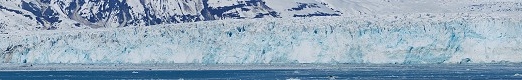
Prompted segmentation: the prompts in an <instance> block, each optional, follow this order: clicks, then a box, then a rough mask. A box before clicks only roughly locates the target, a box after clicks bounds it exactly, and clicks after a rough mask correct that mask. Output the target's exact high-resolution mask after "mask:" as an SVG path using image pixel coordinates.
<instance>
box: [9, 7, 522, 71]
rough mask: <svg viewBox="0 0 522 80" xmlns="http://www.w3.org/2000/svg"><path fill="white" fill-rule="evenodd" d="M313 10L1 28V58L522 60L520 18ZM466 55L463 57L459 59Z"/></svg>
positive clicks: (122, 60) (50, 60) (27, 60)
mask: <svg viewBox="0 0 522 80" xmlns="http://www.w3.org/2000/svg"><path fill="white" fill-rule="evenodd" d="M399 16H400V17H399V18H397V17H396V16H395V17H392V16H388V17H387V16H378V17H315V18H291V19H290V18H289V19H253V20H227V21H210V22H197V23H184V24H174V25H159V26H148V27H128V28H101V29H87V30H69V31H68V30H50V31H38V32H19V33H10V34H1V35H0V49H1V51H0V53H1V55H0V58H1V59H0V61H1V62H3V63H211V64H213V63H399V64H417V63H420V64H422V63H463V62H465V63H494V62H501V61H509V62H522V52H521V51H522V46H520V45H522V42H521V41H522V40H521V39H522V35H520V34H522V24H521V22H522V20H520V19H518V18H505V17H504V18H495V17H483V16H478V17H473V16H451V17H448V16H445V17H440V16H438V17H437V18H430V19H423V18H406V17H407V16H408V15H404V17H405V18H401V15H399ZM462 60H466V61H462Z"/></svg>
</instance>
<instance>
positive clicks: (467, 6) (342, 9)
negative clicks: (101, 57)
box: [0, 0, 522, 34]
mask: <svg viewBox="0 0 522 80" xmlns="http://www.w3.org/2000/svg"><path fill="white" fill-rule="evenodd" d="M520 2H521V1H519V0H488V1H481V0H412V1H408V0H2V1H0V33H2V34H8V33H12V32H18V31H38V30H55V29H84V28H100V27H126V26H149V25H157V24H171V23H184V22H195V21H209V20H223V19H250V18H289V17H312V16H358V15H385V14H405V13H472V12H475V13H484V12H486V13H490V12H514V13H519V12H521V11H522V6H521V4H522V3H520Z"/></svg>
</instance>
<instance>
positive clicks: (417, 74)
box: [0, 64, 522, 80]
mask: <svg viewBox="0 0 522 80" xmlns="http://www.w3.org/2000/svg"><path fill="white" fill-rule="evenodd" d="M0 79H2V80H17V79H188V80H193V79H204V80H208V79H218V80H220V79H233V80H235V79H263V80H276V79H280V80H285V79H287V80H288V79H294V80H298V79H302V80H307V79H522V66H521V65H520V64H510V65H431V66H430V65H384V66H383V65H380V66H367V67H364V66H363V67H357V68H339V69H332V68H329V69H259V70H107V71H103V70H97V71H88V70H86V71H0Z"/></svg>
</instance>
